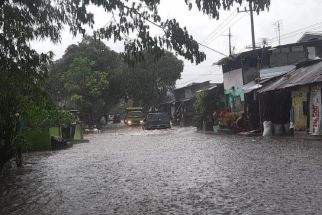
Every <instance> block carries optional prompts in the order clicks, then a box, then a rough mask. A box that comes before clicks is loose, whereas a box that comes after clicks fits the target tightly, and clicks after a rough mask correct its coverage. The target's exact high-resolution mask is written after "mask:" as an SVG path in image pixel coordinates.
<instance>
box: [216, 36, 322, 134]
mask: <svg viewBox="0 0 322 215" xmlns="http://www.w3.org/2000/svg"><path fill="white" fill-rule="evenodd" d="M305 38H307V39H308V36H306V37H305V36H304V37H303V41H300V42H298V43H293V44H286V45H281V46H277V47H267V48H262V49H258V50H253V51H248V52H244V53H240V54H238V55H235V56H231V57H228V58H224V59H222V60H221V61H220V62H219V64H220V65H222V66H223V74H224V87H225V97H226V105H227V107H228V108H230V109H231V110H232V111H233V112H240V111H244V112H245V113H246V115H247V116H248V120H249V125H250V127H251V128H259V127H260V126H261V124H262V122H263V121H264V120H267V119H268V118H271V120H273V121H275V122H276V123H282V122H287V121H288V122H289V108H291V107H292V100H291V99H290V96H289V95H290V94H289V93H286V92H279V96H276V95H273V94H269V93H265V95H264V94H262V95H261V96H260V97H259V93H260V90H261V88H264V87H265V86H267V85H270V84H271V83H274V82H275V81H276V80H277V79H278V78H279V77H281V76H283V75H285V74H288V73H289V72H291V71H293V70H294V69H295V68H296V65H298V64H299V63H301V62H307V61H312V60H313V61H314V60H316V59H319V58H320V57H322V40H315V39H314V40H309V39H308V41H305V40H306V39H305ZM256 62H257V63H256ZM263 99H264V100H265V101H267V102H266V104H263V103H262V101H261V100H263ZM270 105H274V108H273V109H274V110H273V109H272V110H270V109H269V107H270ZM276 111H278V113H279V114H276ZM287 113H288V114H287ZM274 117H275V118H274ZM302 127H303V126H302Z"/></svg>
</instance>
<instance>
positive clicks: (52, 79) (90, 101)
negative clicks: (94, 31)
mask: <svg viewBox="0 0 322 215" xmlns="http://www.w3.org/2000/svg"><path fill="white" fill-rule="evenodd" d="M143 56H144V58H145V61H142V62H139V63H137V64H135V65H134V66H128V65H126V64H124V63H123V61H122V60H121V56H120V54H118V53H116V52H114V51H111V50H110V49H109V48H108V47H107V46H106V45H105V44H104V43H102V42H101V41H98V40H95V39H94V38H92V37H88V36H87V37H85V38H84V39H83V40H82V41H81V42H80V43H79V44H77V45H70V46H69V47H68V48H67V49H66V52H65V54H64V56H63V57H62V59H60V60H58V61H56V62H55V63H54V64H53V66H52V67H51V69H50V71H49V75H48V81H47V85H46V90H47V92H48V93H49V95H50V96H51V97H52V98H53V100H54V101H55V102H56V103H60V104H63V105H65V106H66V108H72V109H73V108H77V109H79V110H81V112H82V113H83V120H85V121H86V122H87V123H91V122H93V123H95V120H97V119H98V117H99V116H102V115H105V114H106V113H107V112H108V110H109V109H110V108H111V107H112V106H113V105H114V104H115V103H117V102H118V101H119V100H120V99H133V100H135V101H137V102H139V103H140V105H143V106H147V107H148V106H150V105H157V104H158V102H159V101H160V98H161V97H162V96H163V95H165V94H166V93H167V91H168V90H171V89H172V88H174V86H175V82H176V80H178V79H179V78H180V76H181V72H182V71H183V62H182V61H181V60H178V59H177V58H176V57H175V56H174V55H173V54H172V53H170V52H165V54H164V55H162V56H161V57H160V58H158V59H155V57H154V56H153V55H151V54H149V53H148V52H145V53H144V55H143Z"/></svg>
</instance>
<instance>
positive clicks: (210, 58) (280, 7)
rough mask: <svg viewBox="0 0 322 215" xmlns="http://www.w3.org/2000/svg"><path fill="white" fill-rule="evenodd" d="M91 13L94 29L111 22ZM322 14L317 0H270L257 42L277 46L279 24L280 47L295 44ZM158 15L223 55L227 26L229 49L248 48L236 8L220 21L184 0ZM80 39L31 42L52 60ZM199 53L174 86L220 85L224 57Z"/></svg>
mask: <svg viewBox="0 0 322 215" xmlns="http://www.w3.org/2000/svg"><path fill="white" fill-rule="evenodd" d="M244 4H245V3H244ZM245 6H247V5H246V4H245ZM92 10H93V11H94V12H95V20H96V24H95V27H96V28H98V27H102V26H104V25H105V24H106V23H108V22H109V21H110V17H109V15H107V14H106V13H105V12H104V11H103V10H102V9H99V8H92ZM321 11H322V4H321V1H320V0H305V1H303V0H282V1H281V0H271V7H270V9H269V11H264V12H261V13H260V14H259V15H257V14H256V15H255V17H254V19H255V37H256V42H260V41H261V40H262V38H268V39H269V42H270V45H273V46H276V45H278V40H277V39H276V38H277V35H278V34H277V27H276V22H277V21H279V22H280V25H281V35H282V38H281V44H286V43H292V42H296V41H297V40H298V39H299V38H300V37H301V35H302V34H303V33H304V32H307V31H309V32H311V31H322V15H321ZM159 13H160V15H161V17H162V18H163V19H168V18H175V19H177V20H178V21H179V23H180V25H181V26H186V27H187V29H188V31H189V33H190V34H192V35H193V37H194V39H196V40H197V41H198V42H200V43H202V44H205V45H207V46H209V47H211V48H213V49H215V50H218V51H220V52H223V53H224V54H227V55H228V54H229V49H228V37H227V36H225V35H227V34H228V28H229V27H231V31H232V35H233V36H232V46H233V47H235V49H234V50H235V52H241V51H245V50H247V49H246V47H247V46H250V45H251V30H250V16H249V14H248V13H239V14H238V13H237V5H236V6H235V7H234V8H233V9H232V10H230V11H222V12H221V13H220V19H219V20H214V19H210V18H209V17H208V16H206V15H203V14H202V13H201V12H199V11H197V10H195V9H193V10H192V11H189V10H188V9H187V6H186V5H185V3H184V0H161V5H160V7H159ZM274 24H275V25H274ZM80 40H81V37H80V36H78V37H76V38H73V36H71V35H70V34H69V32H68V31H65V32H63V35H62V41H61V43H59V44H55V45H54V44H51V43H49V42H47V41H42V42H39V41H37V42H33V43H32V46H33V47H34V48H35V49H36V50H37V51H39V52H47V51H50V50H51V51H53V52H54V53H55V59H58V58H61V57H62V55H63V54H64V51H65V49H66V48H67V47H68V46H69V45H70V44H73V43H77V42H79V41H80ZM106 44H107V45H108V46H109V47H110V48H111V49H113V50H115V51H117V52H121V51H123V43H122V42H118V43H114V42H113V41H106ZM201 50H202V51H204V52H205V53H206V55H207V60H206V61H205V62H203V63H201V64H199V65H194V64H191V63H190V62H189V61H184V62H185V63H184V65H185V66H184V72H183V73H182V78H181V80H178V81H177V87H181V86H184V85H186V84H189V83H191V82H200V81H206V80H210V81H211V82H222V72H221V68H220V67H214V66H212V64H213V63H214V62H217V61H218V60H219V59H221V58H222V57H223V56H222V55H220V54H218V53H216V52H214V51H211V50H209V49H207V48H203V47H201ZM180 59H182V60H183V58H180Z"/></svg>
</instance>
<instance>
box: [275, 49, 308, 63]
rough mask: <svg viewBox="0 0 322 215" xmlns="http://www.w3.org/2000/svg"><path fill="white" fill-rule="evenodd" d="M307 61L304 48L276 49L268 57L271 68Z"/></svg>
mask: <svg viewBox="0 0 322 215" xmlns="http://www.w3.org/2000/svg"><path fill="white" fill-rule="evenodd" d="M306 59H307V50H306V48H305V47H304V46H294V47H283V48H279V49H276V50H274V51H273V52H272V54H271V56H270V64H271V67H277V66H285V65H294V64H297V63H299V62H302V61H305V60H306Z"/></svg>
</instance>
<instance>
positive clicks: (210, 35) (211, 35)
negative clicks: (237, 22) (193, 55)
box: [202, 11, 237, 43]
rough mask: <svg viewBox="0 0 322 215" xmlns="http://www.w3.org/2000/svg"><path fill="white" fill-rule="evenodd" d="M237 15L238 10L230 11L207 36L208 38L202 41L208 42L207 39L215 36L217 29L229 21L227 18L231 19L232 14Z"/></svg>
mask: <svg viewBox="0 0 322 215" xmlns="http://www.w3.org/2000/svg"><path fill="white" fill-rule="evenodd" d="M234 14H235V15H237V14H236V12H235V11H233V12H232V13H230V14H229V15H228V16H227V17H226V18H225V19H224V20H223V21H222V22H221V23H220V24H219V25H218V26H217V27H216V28H215V29H214V30H213V31H212V32H211V33H210V34H209V35H208V36H207V38H206V39H204V40H203V41H202V42H203V43H207V41H208V40H209V39H210V38H211V37H213V35H214V34H216V33H217V31H218V30H219V29H220V27H221V26H222V25H223V24H224V23H225V22H227V20H229V19H230V17H231V16H232V15H234Z"/></svg>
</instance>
